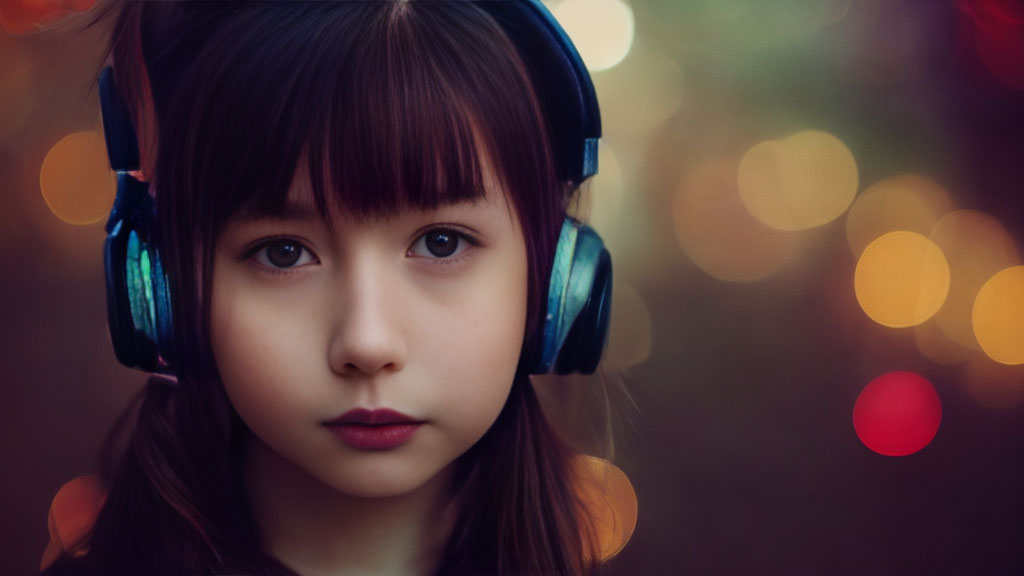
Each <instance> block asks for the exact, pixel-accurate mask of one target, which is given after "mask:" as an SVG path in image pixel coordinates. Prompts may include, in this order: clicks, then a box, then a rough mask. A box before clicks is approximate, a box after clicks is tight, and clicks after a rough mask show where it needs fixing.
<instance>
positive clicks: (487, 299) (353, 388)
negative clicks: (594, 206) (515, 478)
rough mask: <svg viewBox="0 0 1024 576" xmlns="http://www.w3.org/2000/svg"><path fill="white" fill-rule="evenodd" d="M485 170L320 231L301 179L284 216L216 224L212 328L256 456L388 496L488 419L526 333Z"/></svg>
mask: <svg viewBox="0 0 1024 576" xmlns="http://www.w3.org/2000/svg"><path fill="white" fill-rule="evenodd" d="M300 165H304V163H300ZM484 180H485V182H486V195H485V197H483V198H481V199H480V200H477V201H475V202H473V201H471V202H464V203H459V204H454V205H450V206H443V207H441V208H439V209H437V210H435V211H418V210H406V211H401V212H399V213H398V214H397V215H395V216H394V217H391V218H389V219H383V220H374V221H354V220H352V219H349V218H346V215H345V214H342V213H340V212H339V211H335V212H333V213H332V217H333V226H332V227H330V228H329V227H328V226H327V225H326V224H325V223H324V221H323V219H322V218H321V216H320V214H319V213H318V212H317V211H316V209H315V207H314V206H315V205H314V202H313V200H312V198H313V196H312V193H311V191H310V185H309V181H308V177H305V176H299V177H297V178H296V179H295V181H294V182H293V184H292V188H291V190H290V191H289V206H290V209H289V210H288V211H287V212H288V213H287V214H282V215H280V216H279V217H273V218H265V217H259V218H248V217H246V215H245V214H242V215H240V216H239V217H237V218H235V219H233V220H232V221H231V222H230V223H229V225H228V226H227V227H226V228H225V229H224V230H223V231H222V233H221V235H220V237H219V239H218V241H217V245H216V250H215V257H214V275H213V288H212V301H211V318H210V331H211V333H210V338H211V341H212V347H213V353H214V358H215V359H216V362H217V367H218V370H219V374H220V377H221V380H222V381H223V384H224V387H225V389H226V391H227V394H228V397H229V398H230V400H231V403H232V404H233V405H234V407H235V409H236V410H237V411H238V414H239V415H240V416H241V418H242V420H243V421H244V422H245V423H246V424H247V426H248V427H249V429H250V430H251V431H252V438H251V440H252V441H254V442H258V443H262V445H263V446H261V447H260V448H265V449H266V450H263V452H265V453H269V454H274V455H276V456H279V457H280V458H278V460H280V461H282V462H285V465H286V466H294V467H296V468H297V469H299V470H301V471H302V472H305V473H306V474H308V475H309V476H312V477H313V478H316V479H317V480H319V481H320V482H322V483H323V484H325V485H327V486H330V487H332V488H333V489H335V490H337V491H339V492H342V493H345V494H348V495H351V496H358V497H380V496H389V495H399V494H404V493H408V492H410V491H412V490H414V489H416V488H418V487H420V486H423V485H424V484H425V483H426V482H427V481H428V480H430V479H431V478H434V477H435V476H436V475H437V474H438V473H439V472H441V471H443V470H446V469H447V468H448V467H449V466H450V465H451V464H452V462H453V461H454V460H455V459H456V458H457V457H458V456H460V455H462V454H463V453H464V452H465V451H466V450H467V449H469V448H470V447H471V446H472V445H473V444H474V443H475V442H476V441H477V440H479V439H480V437H481V436H482V435H483V434H484V432H486V431H487V430H488V428H490V426H491V425H492V424H493V423H494V421H495V419H496V418H497V416H498V414H499V412H500V411H501V409H502V407H503V406H504V404H505V400H506V399H507V397H508V394H509V391H510V389H511V386H512V381H513V377H514V374H515V370H516V365H517V362H518V360H519V354H520V350H521V347H522V344H523V331H524V329H525V323H526V306H527V257H526V248H525V243H524V239H523V236H522V233H521V230H520V227H519V224H518V220H517V218H516V216H515V213H514V211H513V210H512V209H511V208H510V207H509V205H508V204H507V203H506V200H505V195H504V193H503V191H502V190H501V187H500V185H498V184H497V183H496V181H495V180H494V178H493V176H492V175H491V174H489V173H487V171H486V170H485V174H484ZM360 410H361V411H362V412H360ZM353 411H356V412H353ZM366 411H370V412H366ZM387 411H395V412H397V413H400V414H401V415H404V416H400V415H395V414H393V413H390V412H387ZM339 417H341V418H342V419H346V418H347V419H348V422H347V423H346V424H345V425H330V424H329V423H331V422H332V421H334V420H335V419H338V418H339Z"/></svg>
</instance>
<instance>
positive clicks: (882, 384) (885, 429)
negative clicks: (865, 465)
mask: <svg viewBox="0 0 1024 576" xmlns="http://www.w3.org/2000/svg"><path fill="white" fill-rule="evenodd" d="M941 421H942V402H941V401H940V400H939V395H938V393H937V392H935V387H934V386H932V383H931V382H929V381H928V380H927V379H926V378H924V377H923V376H921V375H919V374H915V373H914V372H889V373H887V374H883V375H881V376H879V377H878V378H875V379H874V380H872V381H871V382H869V383H868V385H867V386H865V387H864V389H863V390H861V393H860V395H859V396H858V397H857V402H856V403H854V405H853V428H854V430H856V432H857V437H858V438H860V441H861V442H863V443H864V445H865V446H867V447H868V448H870V449H871V450H873V451H875V452H877V453H879V454H883V455H885V456H906V455H908V454H913V453H914V452H917V451H918V450H920V449H922V448H924V447H925V446H927V445H928V444H929V443H930V442H931V441H932V438H935V433H936V432H938V431H939V423H940V422H941Z"/></svg>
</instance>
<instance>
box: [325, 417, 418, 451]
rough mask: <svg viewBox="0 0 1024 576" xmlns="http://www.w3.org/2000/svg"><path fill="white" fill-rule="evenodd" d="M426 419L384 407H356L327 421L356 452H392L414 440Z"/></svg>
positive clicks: (335, 432) (328, 426)
mask: <svg viewBox="0 0 1024 576" xmlns="http://www.w3.org/2000/svg"><path fill="white" fill-rule="evenodd" d="M423 424H424V421H423V420H416V419H415V418H413V417H411V416H407V415H405V414H402V413H401V412H396V411H394V410H388V409H387V408H381V409H379V410H367V409H366V408H356V409H355V410H349V411H348V412H345V413H344V414H342V415H341V416H338V417H337V418H334V419H333V420H329V421H327V422H324V426H327V428H329V429H330V431H331V432H333V433H334V435H335V436H337V437H338V438H339V439H341V441H342V442H344V443H345V444H348V445H349V446H351V447H352V448H355V449H357V450H390V449H392V448H397V447H399V446H401V445H402V444H405V443H406V442H408V441H409V440H411V439H412V437H413V435H415V434H416V431H417V430H419V428H420V426H422V425H423Z"/></svg>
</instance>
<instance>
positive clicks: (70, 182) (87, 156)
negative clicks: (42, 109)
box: [39, 132, 117, 225]
mask: <svg viewBox="0 0 1024 576" xmlns="http://www.w3.org/2000/svg"><path fill="white" fill-rule="evenodd" d="M39 188H40V190H41V191H42V193H43V199H44V200H46V205H47V206H49V208H50V211H51V212H53V214H54V215H55V216H57V218H60V219H61V220H63V221H64V222H67V223H68V224H76V225H85V224H92V223H95V222H98V221H100V220H102V219H103V218H104V217H105V216H106V215H107V214H108V213H109V212H110V207H111V206H112V205H113V203H114V195H115V192H116V191H117V177H116V175H115V174H114V172H113V171H112V170H111V169H110V163H109V160H108V158H107V148H106V143H105V142H104V140H103V135H102V134H100V133H98V132H74V133H72V134H69V135H68V136H65V137H64V138H62V139H61V140H60V141H59V142H57V143H56V144H55V145H54V146H53V148H51V149H50V151H49V152H47V154H46V158H45V159H43V165H42V168H41V169H40V170H39Z"/></svg>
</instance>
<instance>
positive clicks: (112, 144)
mask: <svg viewBox="0 0 1024 576" xmlns="http://www.w3.org/2000/svg"><path fill="white" fill-rule="evenodd" d="M477 5H478V6H479V7H480V8H481V9H483V10H484V11H485V12H487V13H489V14H490V15H491V16H492V17H493V18H494V20H495V21H497V23H498V24H499V25H500V26H501V27H502V28H503V29H504V31H505V33H506V34H507V35H508V36H509V38H510V39H511V40H512V42H513V44H515V45H516V47H517V49H518V50H519V52H520V55H521V56H522V58H523V60H524V62H525V64H526V67H527V69H528V70H530V71H531V76H532V80H533V82H534V86H535V90H536V91H537V94H538V97H539V99H540V101H541V103H542V105H543V108H544V112H545V116H546V118H547V121H548V123H549V126H550V129H551V138H552V144H553V149H554V153H555V161H556V166H557V169H558V176H559V178H560V179H563V180H571V181H572V182H573V184H574V185H575V186H578V185H579V184H581V183H582V182H583V181H584V180H586V179H587V178H589V177H590V176H592V175H594V174H595V173H596V172H597V142H598V139H599V138H600V136H601V118H600V113H599V110H598V106H597V95H596V93H595V91H594V86H593V83H592V82H591V79H590V74H589V73H588V72H587V69H586V66H585V65H584V64H583V60H582V59H581V58H580V55H579V53H578V52H577V51H576V48H575V46H573V44H572V42H571V41H570V40H569V37H568V35H567V34H566V33H565V31H564V30H563V29H562V28H561V26H559V24H558V22H557V21H556V20H555V19H554V17H553V16H552V15H551V13H550V12H548V10H547V8H545V7H544V5H543V4H541V2H540V0H510V1H503V2H493V1H481V2H478V3H477ZM99 91H100V102H101V106H102V114H103V132H104V135H105V137H106V144H107V153H108V156H109V158H110V166H111V168H112V169H113V170H114V171H115V172H116V173H117V197H116V199H115V200H114V206H113V208H112V210H111V212H110V217H109V219H108V220H107V225H106V232H107V239H106V241H105V242H104V265H105V268H106V284H107V321H108V324H109V327H110V337H111V340H112V342H113V345H114V352H115V354H116V356H117V359H118V361H120V362H121V363H122V364H124V365H126V366H128V367H131V368H140V369H142V370H145V371H147V372H154V373H159V374H166V375H174V374H175V363H174V360H175V357H174V346H173V336H172V335H173V324H174V319H173V314H172V309H171V297H170V291H169V283H168V279H167V274H166V272H165V271H164V267H163V262H162V260H161V256H160V250H159V246H160V229H159V220H158V219H157V218H156V209H155V206H154V203H153V197H152V196H151V194H150V192H149V185H148V184H146V183H144V182H140V181H139V180H137V179H136V178H135V177H134V176H133V175H132V174H131V172H133V171H136V170H138V169H139V146H138V140H137V137H136V134H135V129H134V126H133V123H132V119H131V116H130V115H129V113H128V109H127V107H126V106H125V104H124V101H123V99H122V97H121V94H120V92H119V91H118V89H117V86H116V85H115V82H114V76H113V71H112V70H111V69H110V67H106V68H104V69H103V71H102V72H101V73H100V78H99ZM611 294H612V266H611V257H610V255H609V254H608V251H607V250H606V249H605V247H604V243H603V242H602V241H601V238H600V236H598V235H597V233H596V232H594V230H592V229H591V228H589V227H588V226H586V225H584V224H582V223H581V222H579V221H577V220H575V219H573V218H566V219H565V221H564V222H563V224H562V229H561V232H560V234H559V237H558V244H557V246H556V249H555V259H554V264H553V267H552V271H551V281H550V285H549V289H548V297H547V312H546V314H545V320H544V328H543V333H542V334H541V337H540V341H539V342H538V343H537V345H536V346H535V348H534V349H533V350H530V351H524V354H525V356H524V358H523V360H522V361H521V363H520V365H521V366H523V367H525V368H526V369H527V370H528V371H529V373H530V374H547V373H550V372H552V371H554V372H557V373H558V374H568V373H572V372H581V373H583V374H591V373H593V372H594V370H595V369H596V368H597V364H598V361H599V360H600V359H601V353H602V351H603V350H604V348H605V345H606V343H607V338H608V323H609V319H610V316H611V314H610V312H611Z"/></svg>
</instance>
